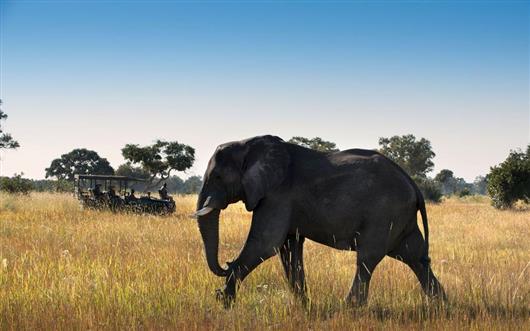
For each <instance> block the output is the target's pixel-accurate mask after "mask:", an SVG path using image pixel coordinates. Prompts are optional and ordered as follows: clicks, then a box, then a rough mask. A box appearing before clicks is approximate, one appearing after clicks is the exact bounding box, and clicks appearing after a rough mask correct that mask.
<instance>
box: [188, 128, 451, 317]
mask: <svg viewBox="0 0 530 331" xmlns="http://www.w3.org/2000/svg"><path fill="white" fill-rule="evenodd" d="M240 200H242V201H243V202H244V203H245V206H246V208H247V210H249V211H252V212H253V215H252V224H251V227H250V232H249V234H248V238H247V241H246V243H245V245H244V247H243V249H242V250H241V252H240V254H239V256H238V257H237V258H236V259H235V260H234V261H232V262H229V263H228V268H227V269H223V268H222V267H221V266H220V265H219V262H218V246H219V214H220V211H221V210H222V209H225V208H226V207H227V206H228V205H229V204H231V203H235V202H237V201H240ZM197 210H198V211H199V212H198V213H199V214H201V213H206V214H205V215H203V216H199V217H198V223H199V229H200V232H201V235H202V239H203V241H204V246H205V251H206V259H207V262H208V266H209V268H210V269H211V271H212V272H213V273H214V274H216V275H218V276H222V277H225V278H226V285H225V287H224V288H223V289H221V290H218V292H217V296H218V299H220V300H222V301H223V302H224V304H225V306H226V307H230V306H231V304H232V303H233V301H234V299H235V296H236V288H237V286H238V284H239V283H240V282H241V281H242V280H243V279H244V278H245V277H246V276H247V275H248V274H249V273H250V272H251V271H252V270H254V268H256V267H257V266H258V265H259V264H260V263H261V262H263V261H265V260H266V259H268V258H269V257H271V256H273V255H276V254H277V253H278V252H279V255H280V259H281V262H282V265H283V268H284V270H285V274H286V276H287V279H288V281H289V284H290V286H291V288H292V290H293V292H294V293H295V295H296V296H297V297H298V298H300V299H301V300H302V302H304V303H305V302H306V301H307V297H306V284H305V277H304V266H303V244H304V239H305V238H308V239H311V240H313V241H316V242H318V243H321V244H324V245H327V246H330V247H334V248H337V249H341V250H355V251H357V266H356V267H357V270H356V274H355V277H354V280H353V284H352V287H351V290H350V293H349V295H348V297H347V300H348V302H350V303H353V304H357V305H362V304H364V303H365V302H366V300H367V296H368V287H369V284H370V278H371V275H372V273H373V271H374V269H375V267H376V266H377V264H378V263H379V262H380V261H381V260H382V259H383V257H385V256H386V255H388V256H390V257H392V258H395V259H397V260H399V261H402V262H404V263H406V264H407V265H408V266H409V267H410V268H411V269H412V271H413V272H414V273H415V274H416V276H417V278H418V280H419V282H420V283H421V286H422V288H423V290H424V291H425V293H426V294H427V295H428V296H431V297H440V298H443V299H445V293H444V291H443V288H442V286H441V285H440V283H439V282H438V280H437V279H436V277H435V276H434V274H433V272H432V270H431V268H430V265H429V256H428V227H427V215H426V212H425V202H424V199H423V196H422V194H421V193H420V191H419V190H418V188H417V186H416V184H415V183H414V182H413V181H412V179H411V178H410V177H409V176H408V175H407V174H406V173H405V172H404V171H403V170H402V169H401V168H400V167H399V166H397V165H396V164H395V163H393V162H392V161H390V160H389V159H387V158H386V157H384V156H383V155H381V154H379V153H377V152H375V151H369V150H361V149H351V150H346V151H342V152H336V153H321V152H317V151H314V150H310V149H307V148H304V147H300V146H297V145H294V144H289V143H286V142H284V141H283V140H281V139H280V138H278V137H274V136H260V137H254V138H250V139H247V140H242V141H236V142H230V143H226V144H223V145H220V146H219V147H218V148H217V150H216V151H215V153H214V155H213V156H212V158H211V159H210V162H209V164H208V169H207V170H206V173H205V175H204V184H203V187H202V190H201V192H200V194H199V198H198V202H197ZM418 210H419V211H420V213H421V215H422V219H423V224H424V229H425V237H426V238H425V240H424V238H423V236H422V234H421V232H420V230H419V227H418V224H417V218H416V217H417V211H418Z"/></svg>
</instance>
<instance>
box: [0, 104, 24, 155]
mask: <svg viewBox="0 0 530 331" xmlns="http://www.w3.org/2000/svg"><path fill="white" fill-rule="evenodd" d="M0 106H2V100H1V99H0ZM6 119H7V114H6V113H4V112H3V111H2V109H0V122H1V121H2V120H6ZM18 147H20V144H19V143H18V141H16V140H15V139H13V137H12V136H11V135H10V134H9V133H6V132H4V131H3V130H2V125H1V123H0V149H15V148H18Z"/></svg>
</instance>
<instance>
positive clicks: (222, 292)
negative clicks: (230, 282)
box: [215, 289, 236, 309]
mask: <svg viewBox="0 0 530 331" xmlns="http://www.w3.org/2000/svg"><path fill="white" fill-rule="evenodd" d="M215 298H216V299H217V301H219V302H221V303H222V304H223V306H224V307H225V309H230V308H232V307H233V306H234V302H235V299H236V297H235V295H232V294H228V293H226V289H217V290H216V291H215Z"/></svg>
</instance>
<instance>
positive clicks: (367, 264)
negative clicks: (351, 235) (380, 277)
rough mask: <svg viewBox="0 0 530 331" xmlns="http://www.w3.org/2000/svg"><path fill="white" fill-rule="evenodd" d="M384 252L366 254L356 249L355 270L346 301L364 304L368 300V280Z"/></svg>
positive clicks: (357, 304)
mask: <svg viewBox="0 0 530 331" xmlns="http://www.w3.org/2000/svg"><path fill="white" fill-rule="evenodd" d="M383 257H384V254H366V253H365V252H363V251H362V250H359V249H358V250H357V270H356V272H355V277H354V279H353V284H352V286H351V289H350V292H349V294H348V297H347V298H346V302H347V303H350V304H353V305H355V306H362V305H365V304H366V302H367V300H368V290H369V288H370V280H371V279H372V273H373V272H374V270H375V267H376V266H377V265H378V264H379V262H381V260H382V259H383Z"/></svg>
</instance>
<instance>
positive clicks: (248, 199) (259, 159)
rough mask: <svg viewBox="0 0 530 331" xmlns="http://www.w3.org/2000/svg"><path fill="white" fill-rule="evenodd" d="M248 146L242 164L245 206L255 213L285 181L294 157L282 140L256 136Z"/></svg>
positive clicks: (247, 143)
mask: <svg viewBox="0 0 530 331" xmlns="http://www.w3.org/2000/svg"><path fill="white" fill-rule="evenodd" d="M245 145H246V147H247V153H246V156H245V160H244V162H243V165H242V169H243V177H242V184H243V189H244V191H245V200H244V202H245V207H246V208H247V210H248V211H251V210H254V209H255V208H256V206H257V205H258V203H259V202H260V200H261V199H263V197H265V195H266V194H267V193H268V192H270V191H272V190H274V189H276V188H277V187H278V186H280V184H281V183H282V182H283V181H284V180H285V177H286V176H287V170H288V167H289V163H290V157H289V154H288V152H287V150H286V148H285V143H284V141H283V140H282V139H281V138H279V137H274V136H262V137H256V138H252V139H250V140H248V141H246V142H245Z"/></svg>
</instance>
